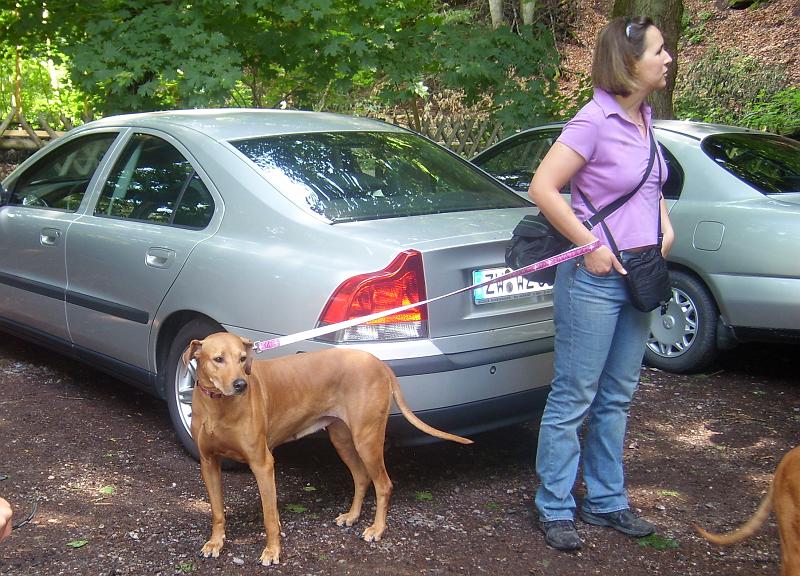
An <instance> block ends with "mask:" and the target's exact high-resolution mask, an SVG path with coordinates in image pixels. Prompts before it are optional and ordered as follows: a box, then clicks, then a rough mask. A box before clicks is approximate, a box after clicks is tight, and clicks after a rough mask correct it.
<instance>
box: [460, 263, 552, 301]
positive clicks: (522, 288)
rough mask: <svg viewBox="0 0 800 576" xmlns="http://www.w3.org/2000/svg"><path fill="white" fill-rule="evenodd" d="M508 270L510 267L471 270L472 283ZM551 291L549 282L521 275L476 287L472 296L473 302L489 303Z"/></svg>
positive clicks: (478, 282) (489, 278) (477, 282)
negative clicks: (529, 278)
mask: <svg viewBox="0 0 800 576" xmlns="http://www.w3.org/2000/svg"><path fill="white" fill-rule="evenodd" d="M509 272H511V268H485V269H483V270H473V271H472V283H473V284H482V283H483V282H487V281H489V280H491V279H492V278H499V277H500V276H502V275H503V274H508V273H509ZM552 291H553V287H552V286H551V285H550V284H540V283H539V282H534V281H533V280H528V279H527V278H525V277H523V276H516V277H515V278H507V279H506V280H502V281H500V282H494V283H492V284H488V285H486V286H484V287H482V288H476V289H475V290H473V291H472V298H473V301H474V302H475V304H490V303H492V302H501V301H503V300H513V299H515V298H523V297H525V296H531V295H532V294H549V293H550V292H552Z"/></svg>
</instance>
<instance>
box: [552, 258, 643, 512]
mask: <svg viewBox="0 0 800 576" xmlns="http://www.w3.org/2000/svg"><path fill="white" fill-rule="evenodd" d="M554 323H555V330H556V335H555V354H554V356H555V359H554V368H555V369H554V377H553V382H552V387H551V390H550V394H549V396H548V397H547V404H546V406H545V410H544V414H543V416H542V424H541V429H540V431H539V446H538V449H537V452H536V472H537V474H538V475H539V480H540V486H539V489H538V491H537V493H536V507H537V509H538V511H539V518H540V520H543V521H547V522H549V521H552V520H573V519H574V517H575V499H574V498H573V496H572V488H573V485H574V484H575V479H576V476H577V474H578V460H579V457H580V455H581V446H580V440H579V438H578V430H579V428H580V427H581V425H582V424H583V422H584V420H585V419H586V418H587V416H588V426H587V430H586V432H585V437H584V450H583V478H584V482H585V483H586V497H585V499H584V501H583V509H584V510H587V511H589V512H594V513H605V512H616V511H618V510H624V509H625V508H628V496H627V493H626V490H625V477H624V473H623V470H622V449H623V443H624V440H625V429H626V426H627V420H628V408H629V406H630V402H631V398H632V397H633V392H634V390H635V389H636V386H637V384H638V382H639V372H640V370H641V364H642V357H643V356H644V346H645V341H646V339H647V335H648V330H649V314H647V313H644V312H640V311H638V310H636V309H635V308H633V306H631V305H630V303H629V301H628V295H627V291H626V288H625V280H624V278H623V277H622V276H621V275H620V274H618V273H617V272H616V271H613V270H612V272H611V273H610V274H609V275H607V276H596V275H594V274H592V273H590V272H588V271H587V270H586V268H585V267H584V265H583V263H582V261H579V260H570V261H568V262H564V263H563V264H560V265H559V267H558V271H557V273H556V284H555V289H554Z"/></svg>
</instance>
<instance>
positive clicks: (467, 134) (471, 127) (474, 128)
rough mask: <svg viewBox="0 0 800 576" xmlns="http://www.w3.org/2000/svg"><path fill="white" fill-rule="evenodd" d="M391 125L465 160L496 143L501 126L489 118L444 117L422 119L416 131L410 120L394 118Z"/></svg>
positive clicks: (500, 135)
mask: <svg viewBox="0 0 800 576" xmlns="http://www.w3.org/2000/svg"><path fill="white" fill-rule="evenodd" d="M391 122H392V123H394V124H397V125H398V126H404V127H406V128H410V129H411V130H415V131H418V132H419V133H421V134H423V135H424V136H427V137H428V138H430V139H431V140H433V141H434V142H438V143H439V144H441V145H443V146H444V147H445V148H449V149H450V150H452V151H453V152H455V153H456V154H460V155H461V156H464V157H465V158H472V157H473V156H474V155H475V154H477V153H478V152H480V151H481V150H483V149H485V148H488V147H489V146H491V145H492V144H494V143H496V142H498V141H499V140H500V138H501V137H502V135H503V125H502V124H500V122H496V121H494V120H491V119H485V120H473V119H470V118H464V119H459V118H450V117H447V116H439V117H436V118H422V119H420V124H419V129H418V130H417V128H416V126H414V122H413V120H412V119H411V118H407V119H400V118H396V117H395V118H392V119H391Z"/></svg>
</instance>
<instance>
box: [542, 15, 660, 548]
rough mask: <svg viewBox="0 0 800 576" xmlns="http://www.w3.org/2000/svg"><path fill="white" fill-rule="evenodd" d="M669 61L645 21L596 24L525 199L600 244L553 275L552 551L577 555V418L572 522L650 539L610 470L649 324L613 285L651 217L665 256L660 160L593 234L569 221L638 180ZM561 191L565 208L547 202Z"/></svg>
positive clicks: (546, 510)
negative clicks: (582, 93) (581, 432)
mask: <svg viewBox="0 0 800 576" xmlns="http://www.w3.org/2000/svg"><path fill="white" fill-rule="evenodd" d="M670 62H672V58H671V57H670V55H669V54H668V53H667V51H666V50H665V48H664V39H663V37H662V35H661V32H660V31H659V30H658V28H656V26H655V25H654V24H653V21H652V20H651V19H650V18H647V17H636V18H628V19H625V18H621V19H616V20H613V21H611V22H610V23H608V24H607V25H606V26H605V27H604V28H603V30H602V31H601V32H600V34H599V35H598V38H597V45H596V47H595V54H594V60H593V62H592V82H593V84H594V96H593V98H592V100H591V101H590V102H589V103H588V104H586V106H584V107H583V108H582V109H581V110H580V112H578V114H577V115H576V116H575V117H574V118H573V119H572V120H571V121H570V122H568V123H567V125H566V126H565V128H564V130H563V132H562V134H561V136H560V137H559V139H558V140H557V141H556V143H555V144H553V146H552V148H551V149H550V151H549V152H548V153H547V155H546V156H545V158H544V160H543V161H542V163H541V165H540V166H539V168H538V169H537V171H536V175H535V177H534V179H533V181H532V182H531V186H530V190H529V195H530V197H531V198H532V199H533V201H534V202H535V203H536V204H537V205H538V206H539V208H540V209H541V211H542V212H543V213H544V215H545V216H546V217H547V219H548V220H549V221H550V222H551V223H552V225H553V226H554V227H555V228H557V229H558V230H559V231H560V232H561V233H562V234H564V236H566V237H567V238H569V239H570V240H571V241H572V242H574V243H575V244H576V245H583V244H587V243H589V242H592V241H594V239H595V238H598V239H599V240H600V241H601V246H600V248H598V249H597V250H595V251H594V252H591V253H589V254H587V255H585V256H584V257H583V258H581V259H578V260H571V261H569V262H565V263H563V264H561V265H560V266H559V267H558V271H557V274H556V283H555V289H554V300H555V303H554V322H555V328H556V336H555V360H554V368H555V375H554V378H553V382H552V387H551V391H550V395H549V396H548V398H547V404H546V407H545V410H544V415H543V416H542V424H541V429H540V432H539V446H538V450H537V455H536V472H537V474H538V475H539V479H540V486H539V489H538V491H537V494H536V507H537V509H538V513H539V526H540V528H541V529H542V531H543V532H544V534H545V541H546V542H547V544H548V545H550V546H552V547H553V548H556V549H559V550H577V549H579V548H580V547H581V546H582V542H581V539H580V536H579V535H578V532H577V530H576V528H575V523H574V517H575V508H576V504H575V500H574V498H573V496H572V494H571V491H572V487H573V484H574V483H575V478H576V476H577V471H578V460H579V457H580V456H581V446H580V441H579V438H578V429H579V428H580V426H581V425H582V423H583V421H584V420H585V419H586V418H587V416H588V427H587V431H586V434H585V438H584V450H583V477H584V481H585V484H586V496H585V498H584V500H583V504H582V506H581V510H580V516H581V519H583V520H584V521H585V522H588V523H589V524H594V525H599V526H608V527H611V528H615V529H617V530H619V531H621V532H623V533H625V534H628V535H631V536H636V537H641V536H647V535H649V534H652V533H653V532H654V531H655V527H654V526H653V525H652V524H650V523H649V522H647V521H645V520H643V519H641V518H638V517H637V516H636V515H635V514H634V513H633V512H632V511H631V510H630V508H629V506H628V498H627V493H626V490H625V481H624V475H623V469H622V449H623V441H624V437H625V428H626V424H627V415H628V407H629V405H630V402H631V398H632V397H633V392H634V390H635V388H636V385H637V383H638V381H639V371H640V369H641V362H642V357H643V355H644V346H645V341H646V338H647V335H648V328H649V314H647V313H644V312H640V311H638V310H636V309H635V308H633V306H632V305H631V304H630V301H629V297H628V294H627V291H626V287H625V279H624V278H623V275H624V274H626V271H625V261H626V257H629V256H630V255H631V254H635V253H637V252H641V251H643V250H646V249H647V248H648V247H652V246H654V245H657V244H658V241H659V238H658V234H659V216H660V230H661V232H662V233H663V242H662V253H663V254H664V255H665V256H666V254H667V253H668V252H669V248H670V246H671V245H672V241H673V237H674V234H673V231H672V226H671V225H670V221H669V214H668V212H667V207H666V204H665V203H664V200H663V198H662V197H661V184H662V183H663V182H664V181H665V180H666V177H667V168H666V165H665V164H664V161H663V159H662V158H661V155H660V153H657V154H656V157H655V162H654V163H653V165H652V168H651V170H650V171H649V174H648V175H647V178H646V180H645V181H644V184H643V185H642V186H641V187H640V188H639V190H638V191H637V192H636V194H635V195H634V196H633V197H632V198H631V199H630V200H628V201H627V202H626V203H625V204H624V205H623V206H622V207H621V208H619V209H618V210H617V211H616V212H614V213H613V214H612V215H610V216H608V217H607V218H606V219H605V222H604V223H605V226H596V227H595V228H594V229H592V230H588V229H587V228H586V227H584V226H583V225H582V224H581V222H582V221H583V220H585V219H587V218H588V217H590V216H591V215H592V214H593V213H594V212H593V211H592V209H591V208H589V206H587V201H588V204H589V205H590V206H592V207H593V208H594V209H595V210H600V209H602V208H603V207H604V206H606V205H607V204H609V203H610V202H611V201H613V200H614V199H616V198H619V197H621V196H625V195H626V194H628V193H629V192H631V191H632V190H633V189H634V188H635V187H636V185H637V184H638V183H639V182H640V181H641V180H642V178H643V177H644V175H645V172H646V171H647V167H648V162H649V159H650V153H651V150H650V146H651V144H650V129H651V111H650V107H649V106H648V105H647V103H646V99H647V97H648V96H649V95H650V93H652V92H653V91H655V90H659V89H662V88H664V87H665V86H666V82H667V69H668V66H669V64H670ZM659 175H660V178H661V180H660V181H659ZM568 182H570V183H571V189H572V202H571V206H570V205H568V204H567V203H565V202H564V201H563V200H562V199H561V197H560V195H559V190H560V189H561V188H562V187H563V186H565V185H566V184H567V183H568ZM606 230H607V231H608V232H609V233H610V236H611V239H609V238H608V235H607V233H606ZM613 245H616V247H617V249H618V250H619V251H620V252H619V253H618V254H619V257H618V255H617V254H616V253H615V251H614V250H613V249H612V248H611V246H613Z"/></svg>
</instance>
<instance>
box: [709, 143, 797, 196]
mask: <svg viewBox="0 0 800 576" xmlns="http://www.w3.org/2000/svg"><path fill="white" fill-rule="evenodd" d="M703 150H704V151H705V153H706V154H708V156H710V157H711V159H712V160H714V161H715V162H716V163H717V164H719V165H720V166H722V167H723V168H725V169H726V170H727V171H728V172H730V173H732V174H733V175H734V176H736V177H737V178H739V179H741V180H744V181H745V182H747V183H748V184H750V185H751V186H753V187H754V188H755V189H757V190H759V191H760V192H761V193H762V194H783V193H790V192H800V143H799V142H795V141H794V140H790V139H789V138H783V137H781V136H775V135H771V134H752V133H730V134H716V135H714V136H709V137H708V138H706V139H705V140H703Z"/></svg>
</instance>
